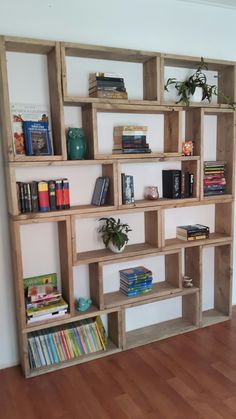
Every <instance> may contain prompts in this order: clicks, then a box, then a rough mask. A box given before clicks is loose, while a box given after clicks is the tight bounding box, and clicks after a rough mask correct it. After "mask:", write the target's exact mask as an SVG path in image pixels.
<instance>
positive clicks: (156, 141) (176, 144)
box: [82, 103, 182, 159]
mask: <svg viewBox="0 0 236 419" xmlns="http://www.w3.org/2000/svg"><path fill="white" fill-rule="evenodd" d="M181 117H182V114H181V111H180V110H179V109H175V108H163V107H158V106H155V107H154V106H149V105H145V106H141V105H130V104H117V105H113V104H111V103H109V104H106V103H104V104H102V103H100V104H98V103H96V104H95V103H94V104H92V105H90V106H86V107H83V108H82V122H83V127H84V129H85V137H86V140H87V142H88V157H89V158H95V159H105V158H109V159H111V158H112V159H120V158H129V159H132V158H133V159H135V158H152V157H167V156H181V122H182V118H181ZM92 123H93V129H92ZM120 125H146V126H148V131H147V143H149V146H150V148H151V150H152V153H143V154H140V153H135V154H124V153H122V154H114V153H112V148H113V128H114V126H120Z"/></svg>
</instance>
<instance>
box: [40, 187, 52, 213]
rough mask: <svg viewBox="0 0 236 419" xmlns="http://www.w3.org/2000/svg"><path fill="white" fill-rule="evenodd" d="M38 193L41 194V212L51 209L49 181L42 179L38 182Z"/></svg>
mask: <svg viewBox="0 0 236 419" xmlns="http://www.w3.org/2000/svg"><path fill="white" fill-rule="evenodd" d="M38 194H39V210H40V211H41V212H47V211H50V206H49V196H48V183H47V182H45V181H41V182H39V183H38Z"/></svg>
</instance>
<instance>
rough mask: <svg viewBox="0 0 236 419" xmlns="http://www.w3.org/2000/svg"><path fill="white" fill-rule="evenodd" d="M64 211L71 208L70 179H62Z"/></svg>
mask: <svg viewBox="0 0 236 419" xmlns="http://www.w3.org/2000/svg"><path fill="white" fill-rule="evenodd" d="M62 194H63V209H69V208H70V186H69V181H68V179H66V178H65V179H62Z"/></svg>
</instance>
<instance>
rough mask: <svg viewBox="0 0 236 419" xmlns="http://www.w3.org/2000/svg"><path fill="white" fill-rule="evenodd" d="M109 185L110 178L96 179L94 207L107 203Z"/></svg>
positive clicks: (93, 197) (100, 177)
mask: <svg viewBox="0 0 236 419" xmlns="http://www.w3.org/2000/svg"><path fill="white" fill-rule="evenodd" d="M108 185H109V177H107V176H99V177H98V178H97V179H96V183H95V187H94V191H93V196H92V201H91V204H92V205H98V206H100V205H103V204H104V203H105V201H106V195H107V190H108Z"/></svg>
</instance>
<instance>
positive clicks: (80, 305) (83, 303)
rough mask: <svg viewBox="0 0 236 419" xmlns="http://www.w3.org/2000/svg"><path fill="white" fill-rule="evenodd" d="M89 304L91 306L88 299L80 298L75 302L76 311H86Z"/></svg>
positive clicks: (90, 301)
mask: <svg viewBox="0 0 236 419" xmlns="http://www.w3.org/2000/svg"><path fill="white" fill-rule="evenodd" d="M91 304H92V300H90V298H83V297H80V298H79V299H78V301H77V310H78V311H86V310H88V308H89V307H90V306H91Z"/></svg>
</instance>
